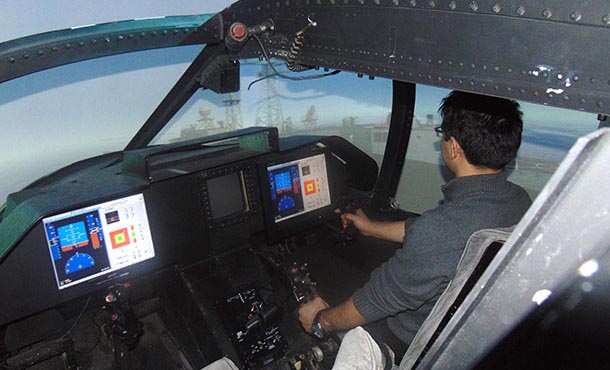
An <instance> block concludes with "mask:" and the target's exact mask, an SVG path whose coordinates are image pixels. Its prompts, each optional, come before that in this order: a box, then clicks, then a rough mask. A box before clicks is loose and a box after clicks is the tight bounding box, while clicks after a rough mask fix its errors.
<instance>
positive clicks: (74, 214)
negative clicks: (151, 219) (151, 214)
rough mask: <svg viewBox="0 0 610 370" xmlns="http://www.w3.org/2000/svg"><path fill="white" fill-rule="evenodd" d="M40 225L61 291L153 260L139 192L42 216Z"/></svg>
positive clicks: (142, 201) (153, 253)
mask: <svg viewBox="0 0 610 370" xmlns="http://www.w3.org/2000/svg"><path fill="white" fill-rule="evenodd" d="M42 223H43V225H44V230H45V234H46V237H47V245H48V247H49V252H50V255H51V261H52V263H53V270H54V272H55V279H56V282H57V287H58V288H59V289H60V290H61V289H65V288H68V287H71V286H74V285H76V284H80V283H82V282H85V281H87V280H91V279H94V278H96V277H99V276H103V275H106V274H109V273H111V272H113V271H116V270H119V269H122V268H125V267H129V266H132V265H134V264H137V263H140V262H142V261H145V260H148V259H151V258H153V257H154V256H155V250H154V247H153V242H152V236H151V233H150V225H149V223H148V216H147V214H146V205H145V204H144V196H143V195H142V194H138V195H132V196H128V197H125V198H120V199H116V200H112V201H109V202H105V203H101V204H97V205H94V206H90V207H85V208H81V209H77V210H74V211H70V212H66V213H62V214H59V215H55V216H52V217H47V218H45V219H43V220H42Z"/></svg>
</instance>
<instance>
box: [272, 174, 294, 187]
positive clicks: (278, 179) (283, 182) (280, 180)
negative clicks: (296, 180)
mask: <svg viewBox="0 0 610 370" xmlns="http://www.w3.org/2000/svg"><path fill="white" fill-rule="evenodd" d="M290 180H291V179H290V172H288V171H286V172H280V173H277V174H275V189H276V191H284V190H290V189H292V181H290Z"/></svg>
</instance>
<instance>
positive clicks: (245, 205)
mask: <svg viewBox="0 0 610 370" xmlns="http://www.w3.org/2000/svg"><path fill="white" fill-rule="evenodd" d="M230 176H234V177H235V179H236V180H237V183H236V185H237V187H238V189H239V195H240V198H239V199H240V200H241V207H240V208H239V210H237V211H233V212H230V213H226V214H223V215H221V216H218V215H214V206H213V203H214V202H215V200H213V199H214V197H213V196H212V195H213V194H212V192H210V181H218V180H220V179H221V178H228V177H230ZM204 181H205V187H206V191H207V197H208V199H209V204H210V212H211V217H212V222H213V223H214V222H218V221H220V220H224V219H228V218H231V217H233V216H235V215H240V214H243V213H246V212H248V211H249V210H250V204H249V200H248V195H247V189H246V184H245V179H244V173H243V171H242V170H241V169H239V170H237V171H234V172H229V173H227V174H221V175H218V176H214V177H209V178H206V179H205V180H204ZM215 190H216V189H215ZM214 194H217V193H214ZM223 199H225V198H223Z"/></svg>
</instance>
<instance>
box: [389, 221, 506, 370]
mask: <svg viewBox="0 0 610 370" xmlns="http://www.w3.org/2000/svg"><path fill="white" fill-rule="evenodd" d="M513 229H514V227H509V228H500V229H484V230H479V231H476V232H474V233H473V234H472V235H471V236H470V238H469V239H468V242H467V243H466V247H465V248H464V252H463V253H462V257H461V258H460V262H459V263H458V266H457V271H456V274H455V277H454V278H453V279H452V280H451V282H450V283H449V285H448V286H447V288H446V289H445V291H444V292H443V294H442V295H441V296H440V298H439V299H438V301H437V302H436V304H435V305H434V307H433V308H432V311H431V312H430V315H428V317H427V318H426V320H425V321H424V323H423V324H422V326H421V327H420V328H419V330H418V332H417V334H416V335H415V338H413V341H412V342H411V345H410V346H409V348H408V349H407V353H406V354H405V355H404V357H403V359H402V361H401V363H400V370H408V369H413V368H415V367H416V366H417V364H418V363H419V361H421V359H422V358H423V356H424V355H425V354H426V352H427V351H428V349H429V348H430V346H431V345H432V343H433V342H434V340H435V339H436V338H437V337H438V335H439V333H440V332H441V331H442V330H443V328H444V327H445V326H446V325H447V323H448V322H449V320H450V319H451V317H452V316H453V314H454V313H455V311H456V310H457V308H458V307H459V306H460V304H461V303H462V302H463V301H464V299H465V298H466V296H467V295H468V292H470V290H471V289H472V287H473V286H474V285H475V284H476V282H477V280H478V279H479V277H480V276H481V274H483V272H484V271H485V269H486V268H487V266H488V265H489V263H490V262H491V260H492V259H493V257H494V256H495V255H496V253H497V252H498V250H499V249H500V247H501V246H502V245H503V244H504V242H505V241H506V239H507V238H508V236H509V235H510V233H511V232H512V230H513Z"/></svg>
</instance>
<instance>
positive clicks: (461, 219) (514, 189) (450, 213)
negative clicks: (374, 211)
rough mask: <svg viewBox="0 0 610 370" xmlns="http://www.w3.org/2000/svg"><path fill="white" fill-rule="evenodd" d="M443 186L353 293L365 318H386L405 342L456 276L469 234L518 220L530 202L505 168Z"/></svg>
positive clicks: (458, 179) (355, 301)
mask: <svg viewBox="0 0 610 370" xmlns="http://www.w3.org/2000/svg"><path fill="white" fill-rule="evenodd" d="M442 191H443V193H444V195H445V198H444V200H443V202H442V203H441V205H439V206H438V207H436V208H434V209H431V210H429V211H426V212H424V213H423V214H422V215H421V216H420V217H418V218H414V219H408V220H407V222H406V224H405V238H404V241H403V246H402V248H400V249H399V250H398V251H397V252H396V254H395V255H394V256H393V257H392V258H390V259H389V260H388V261H386V262H385V263H384V264H383V265H381V266H380V267H379V268H377V269H376V270H374V271H373V272H372V274H371V277H370V280H369V282H368V283H366V284H365V285H364V286H363V287H362V288H360V289H358V290H357V291H356V292H355V293H354V294H353V296H352V299H353V301H354V305H355V306H356V308H357V309H358V312H360V314H361V315H362V316H364V318H365V319H366V321H367V322H372V321H377V320H379V319H382V318H386V317H387V318H388V326H389V327H390V329H391V330H392V332H393V333H394V334H395V335H396V336H397V337H398V338H400V339H401V340H402V341H404V342H405V343H407V344H409V343H410V342H411V341H412V340H413V337H414V336H415V333H416V332H417V329H419V327H420V326H421V324H422V322H423V321H424V320H425V318H426V317H427V316H428V314H429V313H430V311H431V310H432V307H433V306H434V303H435V302H436V301H437V300H438V298H439V297H440V295H441V294H442V292H443V291H444V289H445V288H446V287H447V284H449V281H450V280H451V279H452V278H453V277H454V275H455V270H456V267H457V264H458V262H459V260H460V256H461V255H462V252H463V250H464V247H465V246H466V242H467V240H468V238H469V237H470V235H471V234H472V233H473V232H475V231H477V230H480V229H486V228H496V227H508V226H512V225H514V224H516V223H518V222H519V220H520V219H521V217H522V216H523V214H524V213H525V211H526V210H527V209H528V207H529V206H530V204H531V199H530V197H529V195H528V194H527V193H526V192H525V190H523V189H522V188H521V187H519V186H517V185H515V184H513V183H511V182H509V181H507V180H506V174H505V173H500V174H496V175H477V176H468V177H459V178H455V179H453V180H451V181H449V182H448V183H447V185H445V186H444V187H443V188H442Z"/></svg>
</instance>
